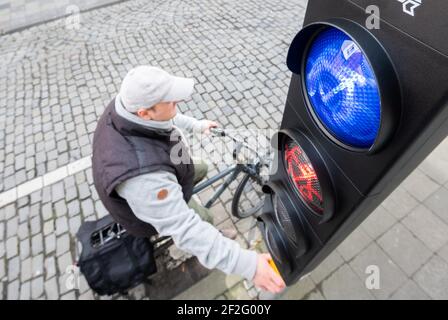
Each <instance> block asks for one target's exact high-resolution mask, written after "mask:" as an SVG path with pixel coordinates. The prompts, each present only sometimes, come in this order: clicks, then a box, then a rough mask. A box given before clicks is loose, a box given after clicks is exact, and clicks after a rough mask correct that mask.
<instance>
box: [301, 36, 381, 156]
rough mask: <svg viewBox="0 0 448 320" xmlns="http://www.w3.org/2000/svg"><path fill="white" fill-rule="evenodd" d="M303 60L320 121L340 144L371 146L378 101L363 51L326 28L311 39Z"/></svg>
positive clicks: (306, 78)
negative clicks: (311, 41)
mask: <svg viewBox="0 0 448 320" xmlns="http://www.w3.org/2000/svg"><path fill="white" fill-rule="evenodd" d="M306 59H307V60H306V61H305V85H306V92H307V93H308V98H309V101H310V103H311V106H312V108H313V110H314V113H315V114H316V116H317V117H318V118H319V120H320V122H321V123H322V124H323V125H324V126H325V128H326V129H327V131H328V132H329V133H330V134H331V135H333V136H334V137H335V138H336V139H338V140H339V141H341V142H342V143H344V144H346V145H349V146H352V147H355V148H362V149H367V148H370V147H371V146H372V145H373V143H374V141H375V138H376V137H377V135H378V131H379V129H380V116H381V111H380V108H381V102H380V93H379V89H378V83H377V80H376V77H375V74H374V72H373V70H372V67H371V66H370V63H369V61H368V60H367V58H366V56H365V55H364V53H363V52H362V51H361V50H360V48H359V47H358V45H357V44H356V43H355V42H354V41H353V40H352V39H351V38H350V37H349V36H348V35H347V34H345V33H344V32H342V31H340V30H338V29H336V28H328V29H325V30H324V31H323V32H321V33H320V34H319V35H317V37H316V38H315V39H314V41H313V43H312V44H311V47H310V50H309V52H308V56H307V58H306Z"/></svg>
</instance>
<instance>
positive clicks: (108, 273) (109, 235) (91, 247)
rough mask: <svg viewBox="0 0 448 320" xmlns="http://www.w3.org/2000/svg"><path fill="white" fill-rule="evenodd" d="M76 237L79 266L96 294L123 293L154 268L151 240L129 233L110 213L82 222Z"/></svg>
mask: <svg viewBox="0 0 448 320" xmlns="http://www.w3.org/2000/svg"><path fill="white" fill-rule="evenodd" d="M76 236H77V237H78V241H79V242H80V243H81V245H82V252H81V255H80V257H79V261H78V266H79V268H80V270H81V272H82V274H83V275H84V276H85V278H86V280H87V283H88V284H89V286H90V288H91V289H92V290H93V291H95V292H96V293H98V294H99V295H112V294H114V293H121V294H126V293H127V291H128V290H129V289H131V288H133V287H135V286H137V285H139V284H141V283H143V282H145V280H146V279H147V278H148V276H150V275H151V274H153V273H155V272H156V271H157V268H156V263H155V259H154V247H153V244H152V243H151V241H150V240H149V239H148V238H137V237H134V236H132V235H131V234H129V233H128V232H126V231H125V230H124V229H123V228H122V227H121V226H120V225H119V224H117V223H115V222H114V221H113V219H112V217H111V216H109V215H108V216H105V217H104V218H102V219H100V220H97V221H88V222H85V223H83V224H82V226H81V227H80V228H79V230H78V233H77V235H76Z"/></svg>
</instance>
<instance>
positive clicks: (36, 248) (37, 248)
mask: <svg viewBox="0 0 448 320" xmlns="http://www.w3.org/2000/svg"><path fill="white" fill-rule="evenodd" d="M42 251H43V238H42V235H41V234H36V235H35V236H33V237H32V238H31V253H32V254H33V255H37V254H39V253H41V252H42Z"/></svg>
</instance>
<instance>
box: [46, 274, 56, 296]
mask: <svg viewBox="0 0 448 320" xmlns="http://www.w3.org/2000/svg"><path fill="white" fill-rule="evenodd" d="M44 288H45V295H46V299H47V300H58V299H59V288H58V282H57V280H56V277H53V278H51V279H49V280H47V281H45V284H44Z"/></svg>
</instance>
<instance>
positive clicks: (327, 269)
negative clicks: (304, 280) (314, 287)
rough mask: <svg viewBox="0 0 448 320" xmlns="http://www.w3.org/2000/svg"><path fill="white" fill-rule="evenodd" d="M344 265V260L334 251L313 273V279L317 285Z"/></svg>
mask: <svg viewBox="0 0 448 320" xmlns="http://www.w3.org/2000/svg"><path fill="white" fill-rule="evenodd" d="M343 263H344V259H343V258H342V257H341V255H340V254H339V253H338V251H336V250H335V251H333V252H332V253H331V254H330V255H329V256H328V257H327V258H326V259H325V260H324V261H322V263H321V264H320V265H319V266H318V267H317V268H316V269H314V270H313V271H312V272H311V275H310V276H311V278H312V279H313V281H314V282H315V283H320V282H321V281H322V280H324V279H325V278H327V277H328V276H329V275H330V274H331V273H332V272H333V271H335V270H336V269H337V268H339V266H341V265H342V264H343Z"/></svg>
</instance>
